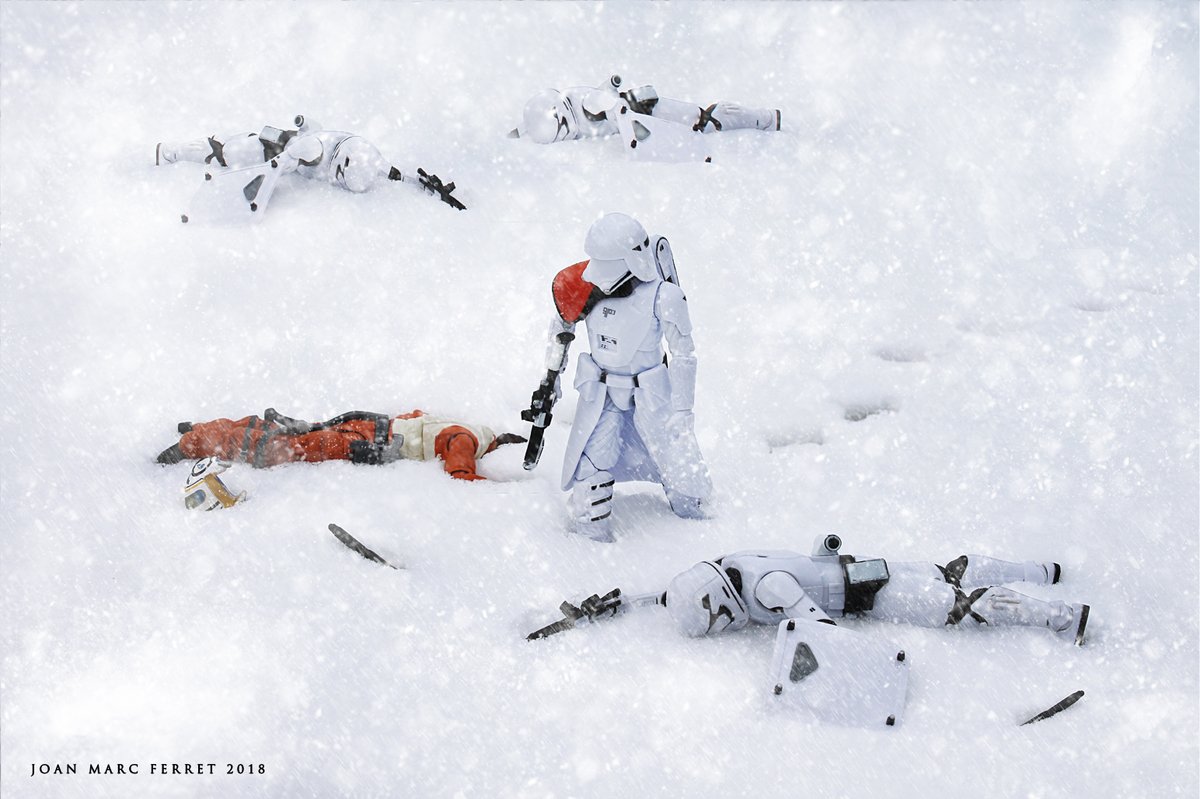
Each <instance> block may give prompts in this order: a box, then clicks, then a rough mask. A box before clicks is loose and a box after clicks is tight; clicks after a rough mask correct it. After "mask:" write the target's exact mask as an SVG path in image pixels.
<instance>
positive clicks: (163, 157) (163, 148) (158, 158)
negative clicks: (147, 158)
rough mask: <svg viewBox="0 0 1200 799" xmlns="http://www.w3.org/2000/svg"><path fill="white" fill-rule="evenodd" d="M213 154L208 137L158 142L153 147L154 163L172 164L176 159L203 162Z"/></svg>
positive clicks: (157, 164)
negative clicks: (176, 141) (180, 142)
mask: <svg viewBox="0 0 1200 799" xmlns="http://www.w3.org/2000/svg"><path fill="white" fill-rule="evenodd" d="M212 155H213V145H212V144H211V143H210V140H209V139H198V140H196V141H189V142H183V143H182V144H176V143H172V142H159V143H158V145H157V146H156V147H155V148H154V165H155V166H161V165H163V164H173V163H175V162H176V161H194V162H196V163H198V164H203V163H204V161H205V159H206V158H209V157H211V156H212Z"/></svg>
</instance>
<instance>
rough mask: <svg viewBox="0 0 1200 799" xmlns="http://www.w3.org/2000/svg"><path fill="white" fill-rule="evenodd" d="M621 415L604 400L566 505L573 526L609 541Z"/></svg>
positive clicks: (585, 533) (601, 539)
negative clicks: (613, 469)
mask: <svg viewBox="0 0 1200 799" xmlns="http://www.w3.org/2000/svg"><path fill="white" fill-rule="evenodd" d="M622 424H623V419H622V415H621V412H620V410H619V409H617V408H616V406H615V405H613V404H612V401H611V400H608V399H606V400H605V408H604V410H603V411H602V412H601V414H600V420H599V421H598V422H597V423H596V427H595V428H594V429H593V430H592V434H591V436H590V437H589V438H588V442H587V444H586V445H585V447H584V450H583V457H581V458H580V459H579V465H578V466H577V467H576V468H575V482H574V484H573V485H572V486H571V498H570V500H569V501H568V507H569V509H570V512H571V523H572V529H573V530H574V531H575V532H576V533H579V534H580V535H584V536H587V537H588V538H590V539H592V540H593V541H602V542H611V541H612V540H613V536H612V498H613V483H614V482H615V481H614V479H613V476H612V474H611V473H610V472H609V471H608V470H609V469H611V468H612V467H613V466H614V465H615V464H616V462H617V460H618V459H619V458H620V456H621V427H622Z"/></svg>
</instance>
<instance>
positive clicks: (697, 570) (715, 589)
mask: <svg viewBox="0 0 1200 799" xmlns="http://www.w3.org/2000/svg"><path fill="white" fill-rule="evenodd" d="M667 612H668V613H670V614H671V618H672V619H674V620H675V625H676V626H677V627H679V630H680V632H682V633H683V634H684V635H688V636H691V637H692V638H699V637H701V636H705V635H709V634H711V633H719V632H723V631H724V630H740V629H741V628H743V627H745V626H746V623H747V622H748V621H749V620H750V615H749V613H748V612H747V610H746V603H745V602H744V601H742V597H741V595H740V594H739V593H738V592H737V589H735V588H734V587H733V583H732V582H730V581H729V577H728V575H726V574H725V570H724V569H722V568H721V567H720V566H718V565H717V564H715V563H713V562H712V561H711V560H706V561H701V562H700V563H697V564H696V565H695V566H693V567H692V568H690V569H688V570H687V571H685V572H683V573H681V574H677V575H675V579H673V580H671V584H670V585H669V586H667Z"/></svg>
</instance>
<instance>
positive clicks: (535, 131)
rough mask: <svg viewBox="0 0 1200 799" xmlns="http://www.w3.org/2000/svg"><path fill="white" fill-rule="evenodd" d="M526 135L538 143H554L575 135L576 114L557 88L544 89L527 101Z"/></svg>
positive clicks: (525, 112) (525, 113)
mask: <svg viewBox="0 0 1200 799" xmlns="http://www.w3.org/2000/svg"><path fill="white" fill-rule="evenodd" d="M523 117H524V122H525V135H526V136H528V137H529V138H531V139H533V140H534V141H535V142H537V143H538V144H552V143H554V142H556V141H564V140H566V139H570V138H572V137H573V136H574V135H575V127H576V124H575V115H574V114H573V113H571V109H570V107H569V106H568V105H567V102H566V100H565V99H564V98H563V94H562V92H560V91H558V90H557V89H543V90H542V91H540V92H538V93H537V94H535V95H534V96H533V97H530V98H529V102H527V103H525V111H524V114H523Z"/></svg>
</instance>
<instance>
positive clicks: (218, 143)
mask: <svg viewBox="0 0 1200 799" xmlns="http://www.w3.org/2000/svg"><path fill="white" fill-rule="evenodd" d="M265 160H266V157H265V155H264V153H263V146H262V142H261V141H260V140H259V138H258V134H257V133H235V134H232V135H229V136H210V137H208V138H206V139H196V140H194V141H188V142H159V144H158V146H157V147H156V148H155V151H154V163H155V165H156V166H161V165H162V164H173V163H175V162H176V161H192V162H195V163H198V164H214V165H216V166H227V167H232V168H235V169H236V168H238V167H244V166H253V165H254V164H259V163H262V162H263V161H265Z"/></svg>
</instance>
